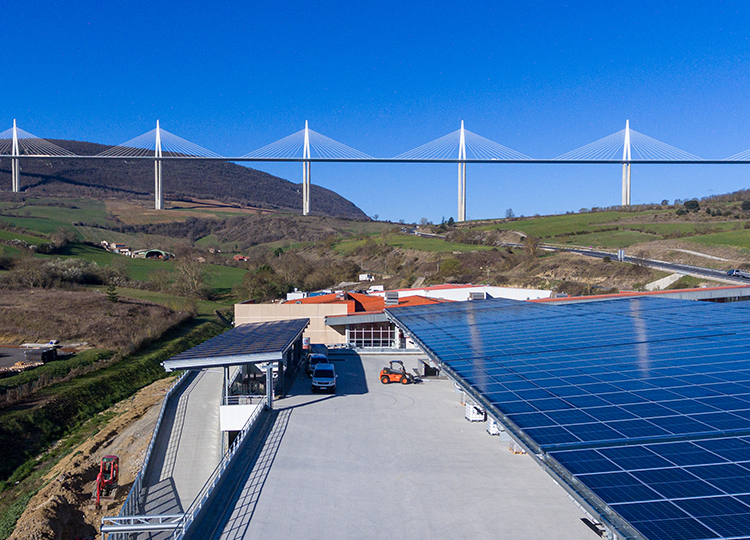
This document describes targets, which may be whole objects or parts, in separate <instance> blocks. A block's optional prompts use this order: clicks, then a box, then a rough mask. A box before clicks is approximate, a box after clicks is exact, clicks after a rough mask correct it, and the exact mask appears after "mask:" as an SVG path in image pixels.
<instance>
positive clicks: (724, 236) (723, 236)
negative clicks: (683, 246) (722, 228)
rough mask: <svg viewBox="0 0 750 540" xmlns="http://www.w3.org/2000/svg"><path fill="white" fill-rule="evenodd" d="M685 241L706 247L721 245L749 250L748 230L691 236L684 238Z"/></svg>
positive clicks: (749, 236) (749, 233)
mask: <svg viewBox="0 0 750 540" xmlns="http://www.w3.org/2000/svg"><path fill="white" fill-rule="evenodd" d="M685 240H689V241H690V242H695V243H697V244H703V245H706V246H714V245H717V244H721V245H726V246H735V247H739V248H744V249H747V250H750V229H743V230H740V231H727V232H723V233H714V234H706V235H702V236H691V237H690V238H685Z"/></svg>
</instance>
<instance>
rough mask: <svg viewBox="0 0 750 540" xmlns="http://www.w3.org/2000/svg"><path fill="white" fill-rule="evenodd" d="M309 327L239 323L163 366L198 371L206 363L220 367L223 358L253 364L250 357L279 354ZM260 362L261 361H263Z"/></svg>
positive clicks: (293, 321) (288, 323) (288, 322)
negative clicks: (242, 360)
mask: <svg viewBox="0 0 750 540" xmlns="http://www.w3.org/2000/svg"><path fill="white" fill-rule="evenodd" d="M308 324H309V319H290V320H286V321H269V322H262V323H251V324H241V325H239V326H236V327H235V328H232V329H231V330H227V331H226V332H224V333H223V334H220V335H218V336H216V337H214V338H211V339H209V340H208V341H205V342H203V343H201V344H200V345H197V346H195V347H193V348H192V349H189V350H187V351H185V352H183V353H180V354H178V355H175V356H173V357H172V358H170V359H169V360H167V361H166V362H164V364H163V365H164V367H165V368H166V369H168V370H171V369H190V368H191V366H192V367H193V368H194V369H200V368H202V367H206V366H207V365H209V364H210V365H222V362H224V361H222V360H221V359H222V358H223V359H226V362H225V363H226V364H227V365H229V364H231V362H233V361H236V360H237V361H239V359H240V358H242V359H244V361H245V362H252V361H253V357H260V356H263V355H281V354H283V353H284V352H286V351H287V349H289V347H290V346H291V345H292V344H293V343H294V341H295V340H296V339H298V338H299V337H300V335H301V334H302V332H303V331H304V330H305V328H306V327H307V325H308ZM232 359H234V360H232ZM259 360H260V361H263V360H264V358H259ZM265 360H268V358H265ZM207 361H208V362H207Z"/></svg>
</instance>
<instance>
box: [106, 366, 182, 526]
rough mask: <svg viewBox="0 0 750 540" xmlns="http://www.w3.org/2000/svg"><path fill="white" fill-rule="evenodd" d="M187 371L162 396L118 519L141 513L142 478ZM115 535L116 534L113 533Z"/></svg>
mask: <svg viewBox="0 0 750 540" xmlns="http://www.w3.org/2000/svg"><path fill="white" fill-rule="evenodd" d="M189 373H190V372H189V371H186V372H184V373H183V374H182V375H180V378H179V379H177V381H175V383H174V384H173V385H172V386H171V387H170V388H169V390H167V393H166V394H164V401H162V404H161V410H160V411H159V418H158V419H157V420H156V425H155V426H154V434H153V436H152V437H151V442H150V443H149V445H148V449H147V450H146V455H145V457H144V458H143V465H141V470H140V471H139V472H138V474H137V475H136V477H135V480H134V481H133V486H132V487H131V488H130V492H129V493H128V496H127V498H126V499H125V502H124V503H123V505H122V509H121V510H120V513H119V514H118V515H117V517H118V518H125V517H132V516H136V515H137V514H138V513H139V512H141V510H142V508H143V493H142V492H143V478H144V477H145V476H146V471H147V469H148V465H149V462H150V460H151V454H152V452H153V451H154V446H155V445H156V439H157V437H158V436H159V430H160V429H161V423H162V420H163V419H164V412H165V411H166V410H167V405H168V404H169V399H170V397H172V394H174V392H175V391H177V389H178V388H179V387H180V386H182V385H183V383H184V382H185V377H187V375H188V374H189ZM108 519H112V518H108V517H105V518H102V525H104V521H105V520H108ZM115 534H116V533H115ZM119 538H120V535H119V534H116V535H115V536H114V537H113V540H119Z"/></svg>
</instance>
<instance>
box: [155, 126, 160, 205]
mask: <svg viewBox="0 0 750 540" xmlns="http://www.w3.org/2000/svg"><path fill="white" fill-rule="evenodd" d="M161 156H162V154H161V129H160V128H159V121H158V120H157V121H156V147H155V150H154V157H155V158H156V161H154V208H155V209H157V210H161V209H162V196H161Z"/></svg>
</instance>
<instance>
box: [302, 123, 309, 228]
mask: <svg viewBox="0 0 750 540" xmlns="http://www.w3.org/2000/svg"><path fill="white" fill-rule="evenodd" d="M302 158H303V159H305V160H309V159H310V130H309V128H308V127H307V120H305V144H304V147H303V148H302ZM310 172H311V168H310V162H309V161H303V162H302V215H303V216H307V215H309V214H310V176H311V175H310Z"/></svg>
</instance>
